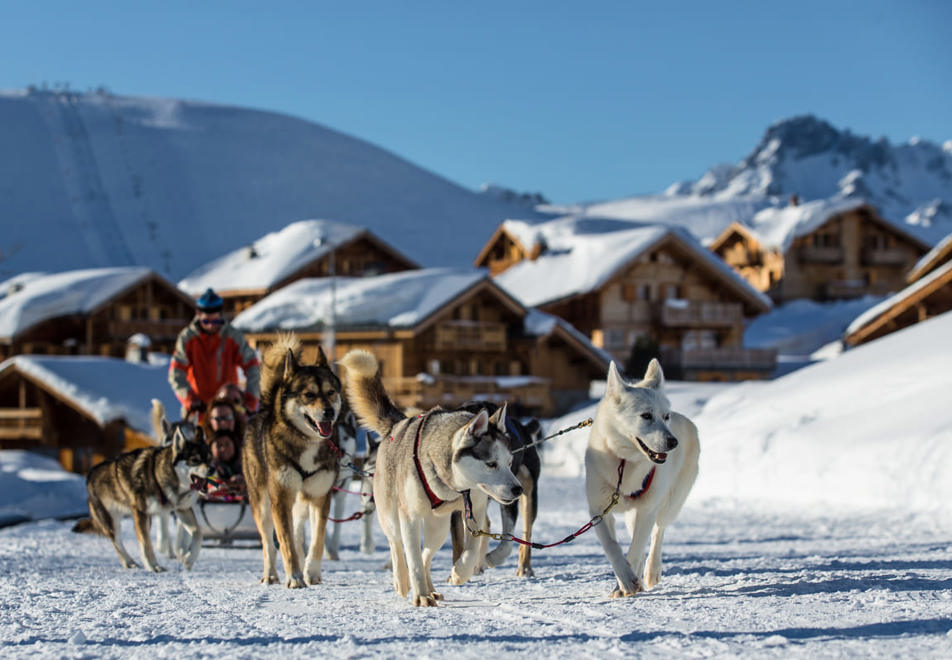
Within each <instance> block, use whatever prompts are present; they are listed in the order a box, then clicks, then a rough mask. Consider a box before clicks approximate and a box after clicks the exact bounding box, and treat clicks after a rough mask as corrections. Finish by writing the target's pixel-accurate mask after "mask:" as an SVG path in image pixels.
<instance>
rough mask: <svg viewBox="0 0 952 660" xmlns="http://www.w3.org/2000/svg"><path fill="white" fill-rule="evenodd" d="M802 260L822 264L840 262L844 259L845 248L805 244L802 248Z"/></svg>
mask: <svg viewBox="0 0 952 660" xmlns="http://www.w3.org/2000/svg"><path fill="white" fill-rule="evenodd" d="M800 261H810V262H813V263H821V264H836V263H840V262H842V261H843V248H838V247H817V246H815V245H804V246H803V247H801V248H800Z"/></svg>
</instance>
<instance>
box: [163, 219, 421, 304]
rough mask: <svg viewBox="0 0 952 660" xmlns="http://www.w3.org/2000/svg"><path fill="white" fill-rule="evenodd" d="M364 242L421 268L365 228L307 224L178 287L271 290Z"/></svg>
mask: <svg viewBox="0 0 952 660" xmlns="http://www.w3.org/2000/svg"><path fill="white" fill-rule="evenodd" d="M359 239H366V240H368V241H370V242H372V243H374V244H375V245H376V246H377V247H378V248H379V249H380V250H381V251H383V252H387V253H389V254H391V255H392V256H393V257H394V258H395V259H397V260H398V261H402V262H405V263H406V264H407V265H408V266H409V267H414V268H415V267H416V264H415V263H414V262H413V261H411V260H410V259H408V258H407V257H405V256H403V255H402V254H400V253H399V252H397V250H395V249H394V248H393V247H391V246H390V245H387V244H386V243H384V242H383V241H382V240H380V239H379V238H377V237H376V236H375V235H374V234H372V233H371V232H369V231H368V230H366V229H364V228H362V227H356V226H354V225H349V224H345V223H342V222H333V221H331V220H301V221H299V222H292V223H291V224H289V225H288V226H286V227H285V228H284V229H282V230H280V231H275V232H271V233H270V234H267V235H265V236H263V237H261V238H259V239H258V240H257V241H255V242H254V243H252V244H251V245H249V246H246V247H243V248H240V249H238V250H233V251H232V252H229V253H228V254H226V255H223V256H221V257H219V258H218V259H215V260H214V261H210V262H209V263H207V264H205V265H203V266H200V267H199V268H196V269H195V270H194V271H192V272H191V273H189V274H188V275H187V276H186V277H185V278H184V279H182V280H181V281H180V282H179V284H178V285H179V288H181V289H182V290H183V291H188V292H189V293H190V294H192V295H199V294H201V293H202V292H203V291H204V290H205V289H207V288H209V287H211V288H213V289H215V291H217V292H218V293H228V292H229V291H267V290H270V289H271V288H272V287H273V286H275V285H277V284H279V283H281V282H283V281H284V280H287V279H289V278H291V277H293V276H294V274H295V273H297V272H299V271H301V270H303V269H305V268H307V267H308V266H309V265H311V264H313V263H314V262H315V261H317V260H319V259H321V258H323V257H324V256H326V255H328V254H330V253H331V251H332V250H334V249H336V248H339V247H341V246H343V245H346V244H348V243H352V242H354V241H356V240H359Z"/></svg>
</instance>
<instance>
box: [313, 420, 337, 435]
mask: <svg viewBox="0 0 952 660" xmlns="http://www.w3.org/2000/svg"><path fill="white" fill-rule="evenodd" d="M317 430H318V432H319V433H320V434H321V435H323V436H324V437H327V436H329V435H330V434H331V432H332V431H333V430H334V425H333V424H331V423H330V422H318V423H317Z"/></svg>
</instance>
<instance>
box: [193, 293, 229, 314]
mask: <svg viewBox="0 0 952 660" xmlns="http://www.w3.org/2000/svg"><path fill="white" fill-rule="evenodd" d="M224 306H225V301H224V300H222V299H221V296H219V295H218V294H217V293H215V292H214V291H212V289H211V288H208V289H206V291H205V293H203V294H202V295H201V297H200V298H199V299H198V302H196V303H195V307H196V308H198V311H200V312H220V311H221V310H222V308H223V307H224Z"/></svg>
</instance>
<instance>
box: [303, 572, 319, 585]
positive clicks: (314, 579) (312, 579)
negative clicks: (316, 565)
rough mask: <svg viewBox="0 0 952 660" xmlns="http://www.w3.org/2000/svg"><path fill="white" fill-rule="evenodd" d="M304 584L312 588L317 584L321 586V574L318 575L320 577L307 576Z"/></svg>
mask: <svg viewBox="0 0 952 660" xmlns="http://www.w3.org/2000/svg"><path fill="white" fill-rule="evenodd" d="M304 582H305V584H307V586H309V587H312V586H314V585H315V584H320V583H321V576H320V574H318V575H310V574H308V575H305V576H304Z"/></svg>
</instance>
